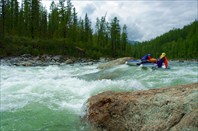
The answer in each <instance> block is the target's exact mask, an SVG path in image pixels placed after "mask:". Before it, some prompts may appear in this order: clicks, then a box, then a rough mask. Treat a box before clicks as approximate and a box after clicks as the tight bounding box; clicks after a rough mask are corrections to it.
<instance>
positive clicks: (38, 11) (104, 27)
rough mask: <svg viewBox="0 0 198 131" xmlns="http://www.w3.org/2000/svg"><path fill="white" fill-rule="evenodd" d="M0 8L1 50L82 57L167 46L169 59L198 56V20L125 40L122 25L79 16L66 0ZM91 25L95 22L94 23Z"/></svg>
mask: <svg viewBox="0 0 198 131" xmlns="http://www.w3.org/2000/svg"><path fill="white" fill-rule="evenodd" d="M0 4H1V8H0V56H13V55H21V54H32V55H42V54H51V55H68V56H75V57H78V56H81V57H91V58H99V57H122V56H132V57H135V58H141V57H142V56H143V55H145V54H147V53H151V54H152V55H153V56H154V57H156V58H157V57H158V56H159V55H160V54H161V53H162V52H166V54H167V56H168V58H171V59H194V58H195V59H198V52H197V50H198V44H197V43H198V37H197V36H198V29H197V28H198V22H197V21H196V20H195V21H194V22H193V23H191V24H190V25H186V26H184V27H183V29H172V30H170V31H169V32H167V33H165V34H163V35H161V36H158V37H156V38H155V39H152V40H149V41H143V42H138V43H135V44H130V43H129V41H128V34H127V26H126V25H123V26H121V25H120V23H119V20H118V18H117V17H114V18H113V19H112V20H111V21H110V22H109V21H107V20H106V14H105V15H104V16H102V17H101V18H96V24H95V26H92V22H91V20H90V19H89V16H88V14H85V16H84V17H83V18H82V17H79V16H78V13H77V11H76V9H75V7H74V6H73V5H72V3H71V0H67V1H65V0H59V2H58V3H55V2H54V1H52V3H51V6H50V11H49V12H47V9H46V8H45V7H44V6H43V5H42V4H41V1H40V0H22V3H21V5H20V6H19V2H18V1H17V0H2V1H1V3H0ZM93 27H95V28H93Z"/></svg>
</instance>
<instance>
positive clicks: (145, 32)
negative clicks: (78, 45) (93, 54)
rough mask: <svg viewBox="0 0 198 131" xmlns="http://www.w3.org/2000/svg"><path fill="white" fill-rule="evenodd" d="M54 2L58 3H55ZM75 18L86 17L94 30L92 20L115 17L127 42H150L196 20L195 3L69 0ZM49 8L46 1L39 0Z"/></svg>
mask: <svg viewBox="0 0 198 131" xmlns="http://www.w3.org/2000/svg"><path fill="white" fill-rule="evenodd" d="M55 1H56V2H58V0H55ZM71 2H72V4H73V5H74V7H75V8H76V11H77V12H78V17H81V18H84V16H85V14H86V13H87V14H88V17H89V19H90V20H91V21H92V27H95V22H96V18H97V17H99V18H101V17H102V16H104V15H105V14H106V13H107V16H106V18H107V20H108V21H109V22H111V20H112V19H113V18H114V17H115V16H116V17H117V18H118V19H119V21H120V25H121V26H123V25H124V24H126V25H127V29H128V37H129V39H130V40H136V41H137V40H138V41H145V40H150V39H153V38H155V37H157V36H159V35H162V34H163V33H165V32H167V31H169V30H171V29H173V28H182V27H183V26H184V25H187V24H190V23H191V22H193V21H194V20H195V19H196V20H198V18H197V16H198V14H197V12H198V9H197V8H198V7H197V4H198V2H197V0H126V1H121V0H71ZM42 3H43V4H44V5H46V7H48V8H49V5H50V3H51V1H50V0H42Z"/></svg>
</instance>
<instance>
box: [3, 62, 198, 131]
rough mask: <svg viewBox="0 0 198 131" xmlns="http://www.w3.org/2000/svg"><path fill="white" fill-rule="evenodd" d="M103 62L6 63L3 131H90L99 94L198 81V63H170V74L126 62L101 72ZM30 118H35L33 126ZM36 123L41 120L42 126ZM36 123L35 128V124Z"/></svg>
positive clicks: (39, 122) (4, 66)
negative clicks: (87, 124) (89, 116)
mask: <svg viewBox="0 0 198 131" xmlns="http://www.w3.org/2000/svg"><path fill="white" fill-rule="evenodd" d="M99 64H100V63H96V64H93V65H82V64H80V63H77V64H73V65H61V66H58V65H50V66H37V67H23V66H8V65H6V64H3V65H1V66H0V80H1V87H0V88H1V90H0V91H1V92H0V93H1V96H0V97H1V99H0V102H1V107H0V112H1V116H2V119H1V123H2V125H1V129H2V130H13V129H16V130H23V129H29V130H35V129H37V130H43V129H44V130H53V129H61V128H63V129H67V130H85V128H84V127H83V126H82V124H81V122H80V117H81V116H83V114H84V104H85V103H86V101H87V99H88V98H90V97H91V96H93V95H95V94H98V93H101V92H104V91H133V90H147V89H151V88H160V87H166V86H171V85H178V84H187V83H195V82H198V63H197V62H184V63H180V62H170V67H171V68H170V69H169V70H152V69H146V70H145V69H142V68H140V67H132V66H128V65H125V64H124V65H119V66H116V67H114V68H110V69H104V70H100V69H97V66H98V65H99ZM42 111H44V112H42ZM35 112H37V113H38V114H37V113H35ZM46 112H48V114H46ZM29 113H30V114H33V115H34V117H33V116H32V115H31V116H30V114H29ZM50 113H51V114H50ZM13 114H14V116H13ZM21 114H22V118H20V117H21ZM26 117H27V118H26ZM43 117H44V118H45V119H43V120H42V118H43ZM60 117H63V118H60ZM68 117H69V118H68ZM8 118H9V119H8ZM53 118H56V119H63V120H61V121H55V120H52V121H51V123H50V124H49V123H48V121H49V120H51V119H53ZM26 119H30V120H29V123H28V122H27V121H26ZM35 119H41V120H39V121H38V122H37V121H34V120H35ZM13 121H14V123H13ZM32 121H33V124H30V123H31V122H32ZM21 122H24V125H23V126H19V123H21ZM64 123H69V124H64ZM27 125H28V126H27ZM43 125H45V126H43ZM53 125H54V126H53ZM57 125H59V126H58V127H57ZM66 125H67V126H66ZM71 127H72V129H71Z"/></svg>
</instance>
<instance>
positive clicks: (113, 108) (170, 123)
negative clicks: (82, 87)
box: [84, 83, 198, 131]
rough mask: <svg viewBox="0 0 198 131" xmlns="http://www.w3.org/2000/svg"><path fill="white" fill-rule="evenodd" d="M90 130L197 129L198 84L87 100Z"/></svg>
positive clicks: (104, 95)
mask: <svg viewBox="0 0 198 131" xmlns="http://www.w3.org/2000/svg"><path fill="white" fill-rule="evenodd" d="M87 105H88V107H87V114H86V115H85V117H84V119H85V120H86V121H87V122H88V123H90V125H91V128H92V130H99V131H100V130H109V131H113V130H119V131H151V130H155V131H162V130H171V131H178V130H186V131H195V130H198V83H194V84H187V85H178V86H172V87H166V88H159V89H151V90H144V91H133V92H120V93H118V92H111V91H109V92H104V93H101V94H98V95H96V96H93V97H91V98H90V99H89V100H88V101H87Z"/></svg>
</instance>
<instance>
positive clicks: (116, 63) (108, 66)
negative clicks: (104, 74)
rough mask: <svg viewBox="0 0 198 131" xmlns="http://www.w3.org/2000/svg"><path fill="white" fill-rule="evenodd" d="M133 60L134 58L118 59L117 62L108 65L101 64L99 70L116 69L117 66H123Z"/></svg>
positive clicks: (110, 62)
mask: <svg viewBox="0 0 198 131" xmlns="http://www.w3.org/2000/svg"><path fill="white" fill-rule="evenodd" d="M130 59H132V57H123V58H118V59H116V60H112V61H109V62H107V63H104V64H100V65H99V66H98V67H97V68H98V69H107V68H111V67H114V66H116V65H121V64H124V63H125V62H126V61H127V60H130Z"/></svg>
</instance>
